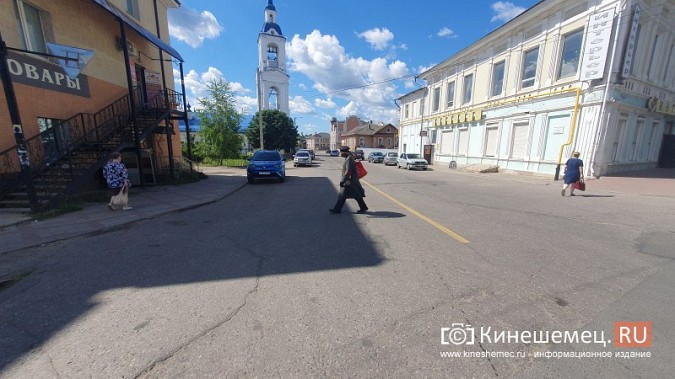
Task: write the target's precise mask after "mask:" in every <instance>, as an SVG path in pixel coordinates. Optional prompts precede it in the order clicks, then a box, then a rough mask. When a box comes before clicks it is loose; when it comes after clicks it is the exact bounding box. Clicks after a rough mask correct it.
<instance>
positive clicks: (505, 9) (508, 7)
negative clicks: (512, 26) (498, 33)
mask: <svg viewBox="0 0 675 379" xmlns="http://www.w3.org/2000/svg"><path fill="white" fill-rule="evenodd" d="M490 8H492V11H493V12H494V13H495V15H494V16H492V18H491V19H490V21H491V22H495V21H503V22H507V21H509V20H511V19H512V18H514V17H516V16H518V15H519V14H521V13H523V12H524V11H525V10H526V9H525V8H523V7H519V6H516V5H515V4H513V3H511V2H509V1H498V2H496V3H493V4H492V5H491V6H490Z"/></svg>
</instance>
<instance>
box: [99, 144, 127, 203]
mask: <svg viewBox="0 0 675 379" xmlns="http://www.w3.org/2000/svg"><path fill="white" fill-rule="evenodd" d="M103 177H104V178H105V180H106V182H107V183H108V188H109V189H110V196H111V197H110V202H109V203H108V209H110V210H111V211H112V210H115V208H116V207H117V206H118V204H117V201H116V197H117V196H119V195H125V194H127V193H128V191H129V187H131V182H130V181H129V172H128V171H127V168H126V166H124V163H122V154H120V153H118V152H114V153H112V154H111V155H110V160H109V161H108V163H106V164H105V166H103ZM129 209H133V208H132V207H130V206H129V204H128V203H127V204H123V205H122V210H125V211H128V210H129Z"/></svg>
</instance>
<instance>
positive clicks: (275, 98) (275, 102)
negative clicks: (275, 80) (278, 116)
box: [269, 87, 279, 110]
mask: <svg viewBox="0 0 675 379" xmlns="http://www.w3.org/2000/svg"><path fill="white" fill-rule="evenodd" d="M269 107H270V108H269V109H277V110H278V109H279V94H278V92H277V89H276V88H274V87H272V88H270V97H269Z"/></svg>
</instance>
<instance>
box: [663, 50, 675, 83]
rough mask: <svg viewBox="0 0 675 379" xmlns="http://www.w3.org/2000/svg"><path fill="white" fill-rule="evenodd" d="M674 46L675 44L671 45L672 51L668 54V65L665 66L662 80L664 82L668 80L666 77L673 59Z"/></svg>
mask: <svg viewBox="0 0 675 379" xmlns="http://www.w3.org/2000/svg"><path fill="white" fill-rule="evenodd" d="M673 46H675V45H670V53H669V54H668V62H667V63H666V66H665V67H664V68H663V75H662V76H661V80H662V81H663V82H665V81H666V78H667V76H668V69H669V68H670V64H671V63H672V61H673Z"/></svg>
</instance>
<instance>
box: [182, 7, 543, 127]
mask: <svg viewBox="0 0 675 379" xmlns="http://www.w3.org/2000/svg"><path fill="white" fill-rule="evenodd" d="M537 2H538V0H514V1H485V0H465V1H452V0H445V1H444V0H441V1H438V0H436V1H431V0H415V1H384V0H360V1H356V0H337V1H320V0H274V6H275V7H276V10H277V23H278V24H279V26H280V27H281V30H282V32H283V34H284V36H285V37H286V54H287V69H288V71H289V74H290V76H291V78H290V86H289V91H290V96H289V97H290V113H291V114H290V115H289V116H290V117H293V118H295V120H296V124H297V125H298V130H299V131H300V132H302V133H306V134H307V133H316V132H327V131H328V130H329V129H330V119H331V118H332V117H337V118H338V119H344V118H345V117H347V116H349V115H356V116H358V117H360V118H361V119H364V120H372V121H373V122H385V123H392V124H394V125H398V116H399V110H398V108H397V107H396V105H395V103H394V100H395V99H397V98H398V97H400V96H402V95H404V94H406V93H408V92H410V91H412V90H414V89H416V88H419V86H418V85H417V84H416V83H414V80H413V79H414V75H416V74H418V73H420V72H421V71H423V70H425V69H427V68H429V67H431V66H433V65H435V64H437V63H440V62H442V61H444V60H445V59H447V58H449V57H451V56H452V55H453V54H454V53H456V52H458V51H460V50H462V49H463V48H465V47H467V46H469V45H471V44H472V43H473V42H475V41H477V40H479V39H480V38H482V37H484V36H485V35H486V34H488V33H490V32H491V31H493V30H495V29H497V28H498V27H500V26H501V25H503V24H504V23H505V22H507V21H508V20H510V19H512V18H513V17H515V16H516V15H518V14H519V13H521V12H522V11H524V10H526V9H528V8H529V7H531V6H533V5H534V4H536V3H537ZM266 5H267V0H181V7H180V8H178V9H169V34H170V36H171V45H172V46H173V47H174V48H176V49H177V50H178V51H179V52H180V54H181V55H182V56H183V59H184V60H185V62H184V64H183V69H184V72H185V76H186V82H185V83H186V91H187V95H188V99H189V100H190V103H191V104H192V105H195V104H197V103H198V102H197V100H196V99H197V98H199V97H203V96H207V94H208V92H207V91H206V83H208V82H209V81H210V80H213V79H218V78H222V79H223V80H225V81H227V82H229V83H230V87H231V89H232V90H233V92H234V93H235V98H236V102H237V108H238V109H240V110H242V111H243V112H244V113H249V114H252V113H255V112H256V111H257V100H256V83H255V70H256V66H257V62H258V52H257V40H258V33H260V31H261V28H262V25H263V22H264V12H265V6H266ZM176 77H177V78H179V75H176ZM178 88H179V87H178Z"/></svg>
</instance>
